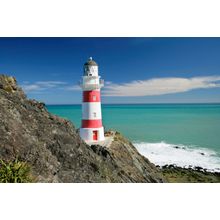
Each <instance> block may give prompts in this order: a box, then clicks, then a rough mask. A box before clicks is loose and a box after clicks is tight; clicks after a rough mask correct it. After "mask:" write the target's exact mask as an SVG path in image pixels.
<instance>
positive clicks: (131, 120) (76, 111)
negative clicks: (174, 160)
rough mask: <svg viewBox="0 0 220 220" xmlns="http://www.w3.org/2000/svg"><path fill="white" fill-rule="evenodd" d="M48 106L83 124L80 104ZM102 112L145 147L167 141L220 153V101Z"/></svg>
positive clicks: (105, 118) (113, 126)
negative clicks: (217, 102) (218, 102)
mask: <svg viewBox="0 0 220 220" xmlns="http://www.w3.org/2000/svg"><path fill="white" fill-rule="evenodd" d="M47 108H48V110H49V111H50V112H52V113H54V114H56V115H59V116H61V117H64V118H67V119H69V120H71V121H72V122H73V123H74V125H75V126H76V127H80V121H81V106H80V105H57V106H47ZM102 113H103V124H104V126H105V128H106V129H114V130H117V131H120V132H121V133H123V135H125V136H126V137H127V138H129V139H130V140H131V141H132V142H134V143H145V145H144V148H145V149H147V147H150V151H152V150H155V149H156V148H155V145H152V144H154V143H158V144H161V143H163V144H164V143H166V144H169V146H172V149H173V148H174V147H175V145H177V146H186V147H188V148H189V149H192V148H193V149H200V148H202V149H203V148H205V149H207V150H212V151H213V154H214V152H216V153H217V154H218V155H219V154H220V104H140V105H136V104H135V105H102ZM149 144H151V145H149ZM158 144H157V145H156V146H157V147H159V145H158ZM138 147H139V146H138V145H137V148H138ZM142 147H143V146H142ZM152 148H153V149H152ZM160 148H161V145H160ZM188 148H187V149H188ZM141 149H142V150H143V148H141ZM163 149H165V148H163ZM178 152H180V151H178ZM153 153H154V155H155V154H158V152H153ZM208 153H210V152H208V151H207V154H208ZM143 154H144V153H143ZM163 154H164V153H163ZM191 155H192V154H191ZM147 156H149V155H147ZM168 156H169V155H168ZM186 157H188V156H187V155H186ZM160 159H161V158H160ZM191 159H192V160H193V158H191Z"/></svg>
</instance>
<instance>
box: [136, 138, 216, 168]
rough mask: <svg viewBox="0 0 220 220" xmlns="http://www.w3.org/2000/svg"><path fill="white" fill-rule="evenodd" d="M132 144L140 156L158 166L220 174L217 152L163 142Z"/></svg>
mask: <svg viewBox="0 0 220 220" xmlns="http://www.w3.org/2000/svg"><path fill="white" fill-rule="evenodd" d="M133 144H134V146H135V147H136V148H137V150H138V151H139V153H140V154H142V155H143V156H146V157H147V158H148V159H149V160H150V161H151V162H152V163H154V164H156V165H159V166H164V165H170V164H173V165H176V166H179V167H183V168H189V167H191V168H195V167H202V168H203V169H206V170H207V171H210V172H220V157H219V155H218V154H217V152H215V151H212V150H209V149H206V148H198V147H193V146H184V145H174V144H168V143H165V142H160V143H146V142H134V143H133Z"/></svg>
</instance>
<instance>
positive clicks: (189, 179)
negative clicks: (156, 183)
mask: <svg viewBox="0 0 220 220" xmlns="http://www.w3.org/2000/svg"><path fill="white" fill-rule="evenodd" d="M157 167H158V168H159V169H160V170H161V172H162V174H163V176H164V177H165V178H166V180H167V182H168V183H220V173H219V172H208V171H206V170H205V169H203V168H201V167H195V168H182V167H178V166H174V165H165V166H163V167H159V166H157Z"/></svg>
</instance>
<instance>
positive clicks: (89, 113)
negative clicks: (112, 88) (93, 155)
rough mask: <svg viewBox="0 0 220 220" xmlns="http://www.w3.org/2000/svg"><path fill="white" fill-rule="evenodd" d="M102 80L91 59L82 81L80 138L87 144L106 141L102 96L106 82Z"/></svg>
mask: <svg viewBox="0 0 220 220" xmlns="http://www.w3.org/2000/svg"><path fill="white" fill-rule="evenodd" d="M100 78H101V77H100V76H99V72H98V65H97V63H96V62H95V61H94V60H93V59H92V57H90V58H89V59H88V61H87V62H86V63H85V64H84V69H83V76H82V80H81V81H80V87H81V88H82V91H83V98H82V124H81V128H80V136H81V138H82V139H83V140H84V141H85V142H87V143H93V142H98V141H104V140H105V137H104V128H103V126H102V111H101V95H100V89H101V88H102V87H103V86H104V80H101V79H100Z"/></svg>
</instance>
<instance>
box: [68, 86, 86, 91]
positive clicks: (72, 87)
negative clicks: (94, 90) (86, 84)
mask: <svg viewBox="0 0 220 220" xmlns="http://www.w3.org/2000/svg"><path fill="white" fill-rule="evenodd" d="M65 90H68V91H81V90H82V89H81V88H80V86H78V85H73V86H67V87H65Z"/></svg>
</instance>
